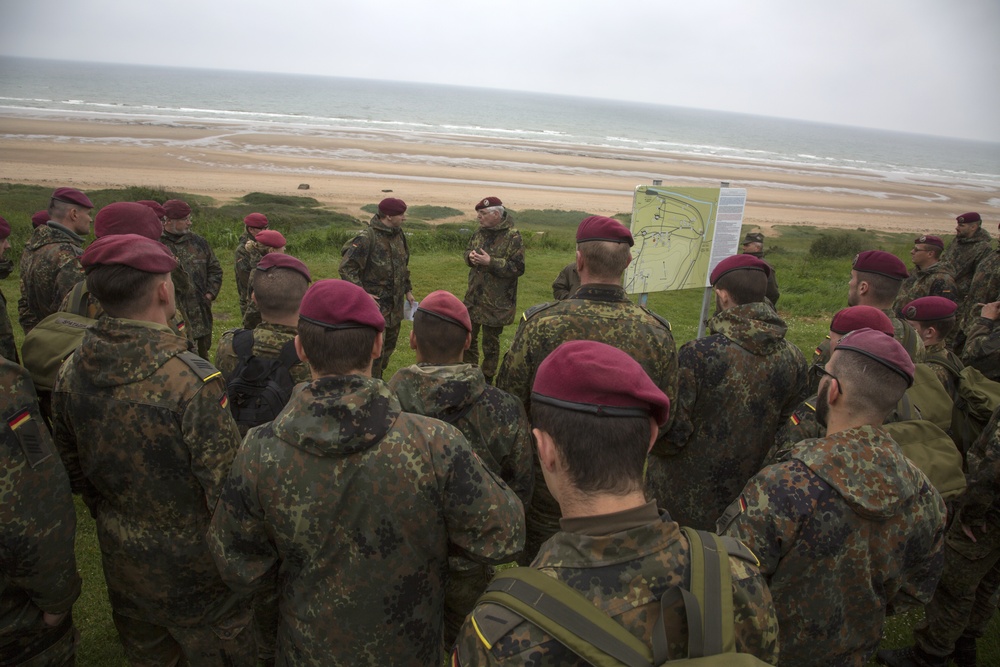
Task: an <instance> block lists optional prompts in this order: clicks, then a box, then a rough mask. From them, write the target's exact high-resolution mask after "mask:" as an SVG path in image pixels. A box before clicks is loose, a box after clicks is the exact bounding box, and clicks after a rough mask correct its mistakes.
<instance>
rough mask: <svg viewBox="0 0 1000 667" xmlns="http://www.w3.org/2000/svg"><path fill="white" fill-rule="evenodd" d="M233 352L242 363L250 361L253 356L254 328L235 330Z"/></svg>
mask: <svg viewBox="0 0 1000 667" xmlns="http://www.w3.org/2000/svg"><path fill="white" fill-rule="evenodd" d="M233 352H235V353H236V358H237V359H239V360H240V363H243V364H245V363H246V362H248V361H250V357H252V356H253V329H237V330H236V331H235V332H233Z"/></svg>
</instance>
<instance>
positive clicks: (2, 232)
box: [0, 218, 10, 241]
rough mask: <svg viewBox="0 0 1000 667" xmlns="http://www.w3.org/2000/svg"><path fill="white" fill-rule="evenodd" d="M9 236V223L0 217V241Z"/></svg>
mask: <svg viewBox="0 0 1000 667" xmlns="http://www.w3.org/2000/svg"><path fill="white" fill-rule="evenodd" d="M8 236H10V223H9V222H7V221H6V220H4V219H3V218H0V241H3V240H4V239H5V238H7V237H8Z"/></svg>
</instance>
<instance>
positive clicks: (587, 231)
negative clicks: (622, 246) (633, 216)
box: [576, 215, 635, 246]
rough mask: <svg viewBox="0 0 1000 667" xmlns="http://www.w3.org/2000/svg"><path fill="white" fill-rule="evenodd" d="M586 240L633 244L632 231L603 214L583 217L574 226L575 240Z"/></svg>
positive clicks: (582, 241)
mask: <svg viewBox="0 0 1000 667" xmlns="http://www.w3.org/2000/svg"><path fill="white" fill-rule="evenodd" d="M586 241H611V242H612V243H627V244H629V246H632V245H634V244H635V241H634V240H633V239H632V232H630V231H629V230H628V227H626V226H625V225H623V224H622V223H620V222H618V221H617V220H615V219H614V218H605V217H604V216H603V215H592V216H590V217H589V218H584V219H583V222H581V223H580V226H579V227H577V228H576V242H577V243H584V242H586Z"/></svg>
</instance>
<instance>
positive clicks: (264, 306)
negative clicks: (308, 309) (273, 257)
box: [250, 267, 309, 317]
mask: <svg viewBox="0 0 1000 667" xmlns="http://www.w3.org/2000/svg"><path fill="white" fill-rule="evenodd" d="M308 288H309V281H307V280H306V277H305V276H304V275H302V274H301V273H299V272H298V271H296V270H294V269H282V268H279V267H275V268H272V269H270V270H268V271H254V272H253V281H252V282H251V284H250V289H251V290H252V291H253V294H254V297H255V298H256V299H257V308H258V309H259V310H260V314H261V317H284V316H287V315H295V314H297V313H298V312H299V305H300V304H301V303H302V297H303V296H305V293H306V290H307V289H308Z"/></svg>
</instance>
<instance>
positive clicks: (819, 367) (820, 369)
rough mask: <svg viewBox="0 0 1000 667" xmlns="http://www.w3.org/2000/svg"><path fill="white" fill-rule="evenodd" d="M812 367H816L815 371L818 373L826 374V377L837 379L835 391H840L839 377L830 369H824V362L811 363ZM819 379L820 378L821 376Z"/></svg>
mask: <svg viewBox="0 0 1000 667" xmlns="http://www.w3.org/2000/svg"><path fill="white" fill-rule="evenodd" d="M813 368H815V369H816V372H817V373H819V374H820V376H823V375H826V376H827V377H829V378H831V379H834V380H836V381H837V393H838V394H839V393H841V391H840V378H838V377H837V376H836V375H834V374H833V373H831V372H830V371H828V370H826V365H824V364H813ZM820 379H822V377H821V378H820Z"/></svg>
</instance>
